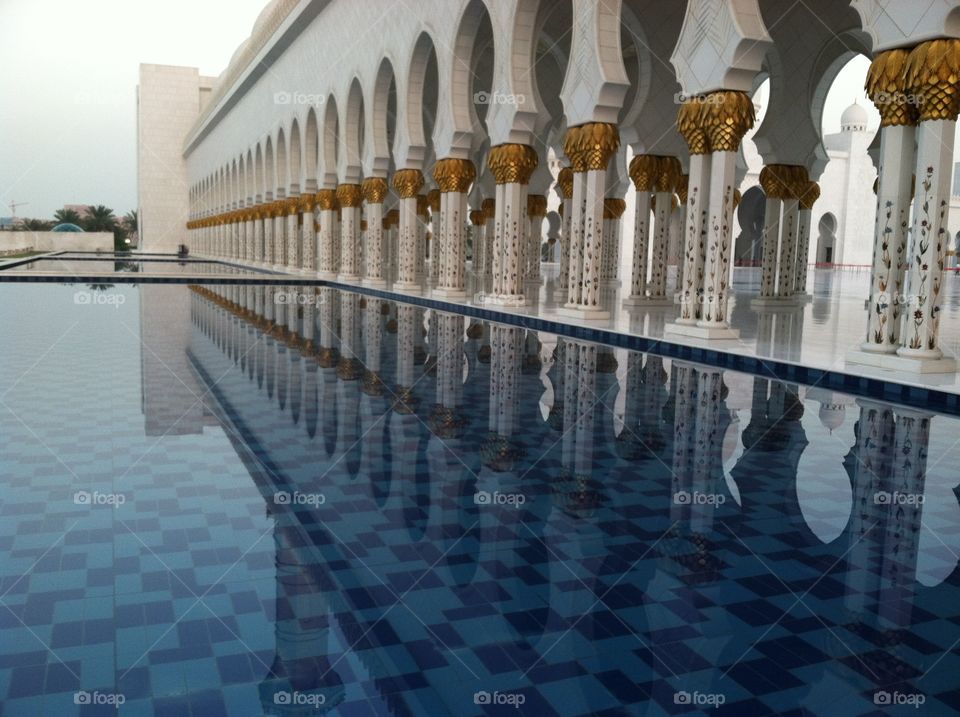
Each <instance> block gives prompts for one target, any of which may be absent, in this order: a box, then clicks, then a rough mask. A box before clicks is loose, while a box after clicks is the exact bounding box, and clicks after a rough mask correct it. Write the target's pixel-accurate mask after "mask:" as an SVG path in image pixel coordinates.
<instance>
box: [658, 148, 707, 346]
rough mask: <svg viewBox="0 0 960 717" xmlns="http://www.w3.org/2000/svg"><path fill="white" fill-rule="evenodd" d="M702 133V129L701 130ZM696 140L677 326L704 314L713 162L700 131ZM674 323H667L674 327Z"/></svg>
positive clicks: (691, 324) (684, 238) (692, 149)
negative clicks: (711, 167)
mask: <svg viewBox="0 0 960 717" xmlns="http://www.w3.org/2000/svg"><path fill="white" fill-rule="evenodd" d="M700 135H703V131H702V130H700ZM692 136H693V138H694V141H691V140H690V139H688V140H687V141H688V144H689V146H690V173H689V175H688V176H689V180H688V188H687V202H686V217H685V220H684V232H683V239H682V241H683V256H682V261H683V266H682V271H681V276H680V286H679V287H678V289H679V291H678V294H679V296H680V316H679V317H678V318H677V320H676V322H675V325H677V326H696V323H697V322H698V321H699V320H700V317H701V316H702V315H703V265H704V259H705V256H706V250H707V230H708V228H709V224H708V221H707V206H708V203H709V201H710V181H709V178H710V165H711V156H710V154H709V150H708V149H706V147H707V146H708V145H707V144H706V139H705V136H704V139H703V141H704V144H703V145H700V144H697V143H696V142H697V141H699V140H697V138H698V137H699V135H697V134H696V133H694V134H693V135H692ZM672 327H673V325H671V326H668V327H667V330H668V331H669V330H671V329H672Z"/></svg>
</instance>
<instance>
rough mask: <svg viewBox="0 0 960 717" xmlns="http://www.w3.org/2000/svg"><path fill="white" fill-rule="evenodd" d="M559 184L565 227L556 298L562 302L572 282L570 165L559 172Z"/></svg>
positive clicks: (561, 233) (571, 177)
mask: <svg viewBox="0 0 960 717" xmlns="http://www.w3.org/2000/svg"><path fill="white" fill-rule="evenodd" d="M557 186H558V187H559V188H560V196H561V198H562V200H563V201H562V202H561V204H560V216H561V218H562V219H563V228H562V229H561V231H560V274H559V278H558V280H557V289H556V292H555V294H554V298H555V300H556V301H557V302H558V303H562V302H565V301H566V300H567V292H568V290H569V282H570V217H571V216H572V214H573V201H572V200H573V170H572V169H571V168H570V167H564V168H563V169H561V170H560V172H559V173H558V174H557Z"/></svg>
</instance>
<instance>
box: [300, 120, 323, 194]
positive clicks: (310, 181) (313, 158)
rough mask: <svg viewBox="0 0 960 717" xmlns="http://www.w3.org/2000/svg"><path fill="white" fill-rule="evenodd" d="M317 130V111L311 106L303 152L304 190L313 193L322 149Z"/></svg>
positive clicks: (315, 188)
mask: <svg viewBox="0 0 960 717" xmlns="http://www.w3.org/2000/svg"><path fill="white" fill-rule="evenodd" d="M318 142H319V138H318V132H317V111H316V110H315V109H314V108H313V107H311V108H310V110H309V111H308V112H307V124H306V128H305V134H304V142H303V152H304V169H305V170H306V178H305V180H304V185H303V189H302V191H303V192H305V193H313V192H316V191H317V158H318V152H319V150H320V148H319V146H318Z"/></svg>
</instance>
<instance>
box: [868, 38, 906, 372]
mask: <svg viewBox="0 0 960 717" xmlns="http://www.w3.org/2000/svg"><path fill="white" fill-rule="evenodd" d="M909 54H910V53H909V51H908V50H905V49H896V50H889V51H887V52H881V53H879V54H878V55H877V56H876V57H875V58H874V59H873V62H872V63H871V64H870V70H869V72H868V73H867V81H866V89H867V94H868V95H869V96H870V99H871V100H873V103H874V104H875V105H876V107H877V109H878V110H879V111H880V161H879V165H880V167H879V170H878V172H877V211H876V219H875V224H874V229H873V271H872V275H871V282H870V302H869V312H868V313H869V319H868V322H867V336H866V340H865V341H864V343H863V344H862V345H861V347H860V348H861V350H862V351H865V352H867V353H877V354H892V353H894V352H896V350H897V349H898V348H899V346H900V328H901V317H902V315H903V313H904V312H906V311H908V310H909V306H908V305H907V303H906V302H905V301H904V299H905V298H906V297H904V296H903V292H904V289H905V275H906V269H907V239H908V227H909V224H910V202H911V200H912V199H913V190H912V188H911V186H910V184H911V179H912V174H913V168H914V160H915V155H914V142H915V141H916V131H917V130H916V124H917V119H918V117H917V105H916V103H913V102H908V101H907V99H908V98H907V94H906V87H905V81H906V77H905V74H904V70H905V68H906V64H907V57H908V56H909Z"/></svg>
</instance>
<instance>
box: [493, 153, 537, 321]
mask: <svg viewBox="0 0 960 717" xmlns="http://www.w3.org/2000/svg"><path fill="white" fill-rule="evenodd" d="M537 162H538V158H537V152H536V150H534V149H533V148H532V147H529V146H527V145H525V144H501V145H498V146H496V147H493V148H492V149H491V150H490V156H489V158H488V160H487V163H488V165H489V166H490V171H491V172H492V173H493V177H494V181H495V182H496V185H497V196H496V221H495V224H494V226H495V229H494V244H493V296H492V297H491V299H492V301H494V302H495V303H502V304H511V305H522V304H523V302H524V296H523V279H522V267H521V266H520V256H521V243H522V242H523V233H524V229H525V224H526V214H527V183H528V182H529V181H530V176H531V175H532V174H533V170H535V169H536V168H537Z"/></svg>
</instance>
